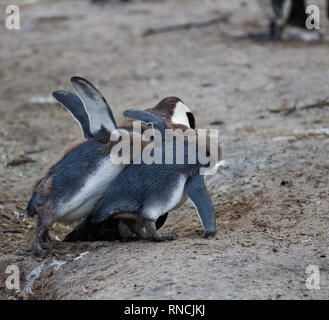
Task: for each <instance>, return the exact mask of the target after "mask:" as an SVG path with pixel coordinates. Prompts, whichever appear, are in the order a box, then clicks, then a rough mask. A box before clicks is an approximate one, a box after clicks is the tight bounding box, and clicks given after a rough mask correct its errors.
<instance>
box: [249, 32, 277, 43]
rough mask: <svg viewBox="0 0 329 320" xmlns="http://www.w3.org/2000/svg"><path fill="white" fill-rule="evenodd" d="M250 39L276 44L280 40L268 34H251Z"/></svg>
mask: <svg viewBox="0 0 329 320" xmlns="http://www.w3.org/2000/svg"><path fill="white" fill-rule="evenodd" d="M249 37H250V38H251V39H252V40H254V41H257V42H274V41H278V39H274V38H273V36H272V35H271V34H270V33H268V32H257V33H256V32H255V33H254V32H251V33H249Z"/></svg>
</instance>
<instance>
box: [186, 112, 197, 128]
mask: <svg viewBox="0 0 329 320" xmlns="http://www.w3.org/2000/svg"><path fill="white" fill-rule="evenodd" d="M186 116H187V119H188V122H189V124H190V125H189V127H190V128H191V129H195V128H196V126H195V118H194V115H193V113H192V112H186Z"/></svg>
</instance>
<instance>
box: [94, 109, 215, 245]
mask: <svg viewBox="0 0 329 320" xmlns="http://www.w3.org/2000/svg"><path fill="white" fill-rule="evenodd" d="M124 115H125V116H126V117H128V118H131V119H136V120H140V121H142V122H144V123H146V124H148V123H152V126H153V128H154V129H157V130H158V131H160V133H161V135H162V136H164V135H165V129H166V124H165V122H164V120H163V119H161V118H159V117H157V116H155V115H153V114H151V113H149V114H146V113H143V114H142V113H141V111H138V110H131V111H125V112H124ZM190 146H191V143H189V142H188V141H187V140H183V141H180V140H175V142H174V143H172V144H170V146H168V145H167V144H166V142H163V144H162V145H160V146H156V147H155V148H154V149H153V150H152V151H151V154H152V155H154V154H155V153H158V152H160V154H161V157H162V163H161V164H156V163H152V164H147V163H145V162H144V159H143V157H141V158H140V159H139V162H140V163H138V164H135V163H133V164H131V165H129V166H128V167H126V168H125V169H124V170H123V171H122V172H121V173H120V174H119V175H118V176H117V178H116V179H114V181H113V183H112V184H111V185H110V187H109V189H108V190H107V192H106V193H105V195H104V197H103V198H102V200H101V201H100V203H99V204H98V205H97V207H96V209H95V210H94V211H93V213H92V222H93V223H99V222H101V221H104V220H106V219H108V218H109V217H113V218H120V217H124V218H126V219H132V220H134V221H136V222H137V223H136V224H133V226H134V227H135V228H136V229H135V230H134V231H135V232H136V233H137V234H138V235H140V236H141V237H143V238H144V239H152V240H156V241H160V240H172V239H173V238H174V237H173V235H167V236H160V235H158V233H157V231H156V220H157V219H158V218H159V217H161V216H162V215H163V214H165V213H167V212H168V211H170V210H172V209H175V208H176V207H178V206H179V205H180V204H181V202H182V200H183V198H184V195H186V196H187V197H188V198H189V199H190V200H191V201H192V202H193V204H194V206H195V207H196V209H197V212H198V215H199V218H200V220H201V223H202V226H203V228H204V235H205V237H207V236H210V235H214V234H215V233H216V218H215V214H214V209H213V205H212V202H211V199H210V197H209V195H208V192H207V189H206V186H205V183H204V176H203V175H201V174H200V169H201V168H208V167H209V166H210V163H206V164H203V163H201V162H200V161H199V160H200V159H199V157H198V155H199V152H198V148H201V147H202V146H198V145H194V146H192V147H195V150H196V151H197V152H196V155H197V156H196V161H195V163H194V164H189V163H188V154H189V147H190ZM166 147H169V148H168V149H167V148H166ZM170 147H172V148H170ZM158 149H159V150H158ZM176 150H180V151H181V150H183V153H184V154H183V158H184V161H183V164H178V163H177V161H176V157H179V156H180V155H178V154H177V155H176ZM207 151H208V152H207V153H209V150H207ZM167 152H169V153H170V152H172V154H171V156H172V157H173V162H172V163H171V164H170V163H169V164H166V162H165V160H166V156H167V155H168V154H167ZM158 154H159V153H158ZM219 155H220V152H219ZM218 160H219V159H218ZM123 181H124V183H123ZM140 221H143V225H141V224H140V223H139V222H140ZM144 227H145V231H144Z"/></svg>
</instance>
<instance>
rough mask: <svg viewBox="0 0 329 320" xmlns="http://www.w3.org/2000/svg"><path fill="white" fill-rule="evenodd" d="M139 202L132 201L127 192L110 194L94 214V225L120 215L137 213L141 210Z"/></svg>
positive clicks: (106, 195)
mask: <svg viewBox="0 0 329 320" xmlns="http://www.w3.org/2000/svg"><path fill="white" fill-rule="evenodd" d="M139 207H140V206H139V205H138V202H137V201H136V200H134V199H130V198H129V197H128V196H127V195H126V193H125V192H119V193H115V192H112V191H110V192H108V194H105V196H104V198H103V199H102V201H101V202H100V203H99V204H98V206H97V207H96V209H95V210H94V211H93V213H92V217H91V221H92V223H100V222H102V221H104V220H106V219H108V218H109V217H110V216H113V215H115V214H118V213H132V214H133V213H135V212H137V211H138V209H139Z"/></svg>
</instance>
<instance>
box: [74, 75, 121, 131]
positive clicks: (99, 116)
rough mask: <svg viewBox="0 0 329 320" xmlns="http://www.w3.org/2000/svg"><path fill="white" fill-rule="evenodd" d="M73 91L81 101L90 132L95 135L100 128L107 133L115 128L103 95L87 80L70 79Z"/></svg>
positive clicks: (115, 125)
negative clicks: (86, 115)
mask: <svg viewBox="0 0 329 320" xmlns="http://www.w3.org/2000/svg"><path fill="white" fill-rule="evenodd" d="M71 82H72V84H73V87H74V89H75V90H76V92H77V93H78V95H79V97H80V99H81V100H82V103H83V106H84V108H85V110H86V111H87V114H88V118H89V122H90V124H89V126H90V132H91V133H92V134H93V135H95V134H96V133H97V132H98V131H99V130H100V129H101V128H102V127H104V128H105V129H106V130H108V131H109V132H112V131H113V130H114V129H116V128H117V124H116V122H115V120H114V117H113V114H112V111H111V108H110V107H109V105H108V104H107V102H106V100H105V98H104V97H103V95H102V94H101V93H100V92H99V91H98V89H96V88H95V87H94V86H93V85H92V84H91V83H90V82H89V81H88V80H86V79H83V78H80V77H72V78H71Z"/></svg>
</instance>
